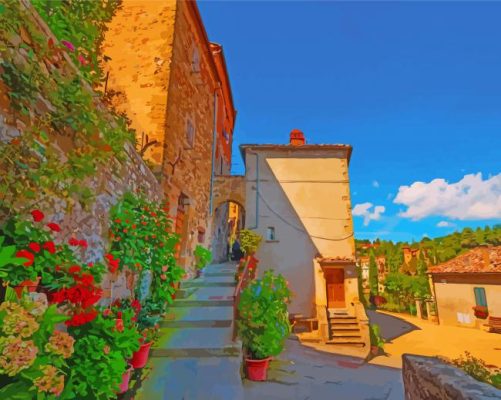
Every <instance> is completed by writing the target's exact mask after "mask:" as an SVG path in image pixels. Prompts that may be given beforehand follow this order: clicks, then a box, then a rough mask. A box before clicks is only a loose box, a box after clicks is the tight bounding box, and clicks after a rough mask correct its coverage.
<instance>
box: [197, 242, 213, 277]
mask: <svg viewBox="0 0 501 400" xmlns="http://www.w3.org/2000/svg"><path fill="white" fill-rule="evenodd" d="M193 254H194V256H195V268H196V271H197V278H198V277H199V276H200V273H201V272H202V270H203V269H204V268H205V267H206V266H207V264H209V263H210V262H211V260H212V253H211V251H210V250H209V249H206V248H205V247H204V246H201V245H199V244H197V246H196V247H195V251H194V252H193Z"/></svg>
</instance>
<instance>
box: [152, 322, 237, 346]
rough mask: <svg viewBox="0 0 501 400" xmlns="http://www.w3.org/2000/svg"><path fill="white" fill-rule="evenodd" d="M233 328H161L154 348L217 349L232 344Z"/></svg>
mask: <svg viewBox="0 0 501 400" xmlns="http://www.w3.org/2000/svg"><path fill="white" fill-rule="evenodd" d="M232 335H233V330H232V328H231V327H223V328H183V329H178V328H161V329H160V339H159V340H158V342H157V343H156V345H155V348H156V349H206V348H207V349H217V348H225V347H226V346H229V345H233V344H234V342H233V340H232V339H233V337H232Z"/></svg>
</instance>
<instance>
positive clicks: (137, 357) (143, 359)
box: [130, 342, 152, 368]
mask: <svg viewBox="0 0 501 400" xmlns="http://www.w3.org/2000/svg"><path fill="white" fill-rule="evenodd" d="M151 345H152V342H149V343H143V344H142V345H141V347H139V350H138V351H136V352H135V353H134V354H133V355H132V360H131V362H130V363H131V365H132V366H133V367H134V368H143V367H144V366H145V365H146V363H147V362H148V356H149V355H150V348H151Z"/></svg>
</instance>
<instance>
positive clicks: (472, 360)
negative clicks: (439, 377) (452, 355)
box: [452, 351, 501, 388]
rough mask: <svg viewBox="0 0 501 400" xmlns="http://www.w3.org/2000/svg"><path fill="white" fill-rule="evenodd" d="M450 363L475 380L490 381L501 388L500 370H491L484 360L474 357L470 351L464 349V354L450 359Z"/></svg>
mask: <svg viewBox="0 0 501 400" xmlns="http://www.w3.org/2000/svg"><path fill="white" fill-rule="evenodd" d="M452 363H453V364H454V365H455V366H456V367H458V368H461V369H462V370H463V371H465V372H466V373H467V374H468V375H470V376H471V377H473V378H475V379H476V380H477V381H480V382H485V383H490V384H492V385H494V386H496V387H498V388H501V381H500V372H499V370H498V371H493V370H492V369H491V368H489V367H488V366H487V364H486V363H485V361H483V360H482V359H480V358H477V357H474V356H473V355H472V354H471V353H470V352H468V351H465V353H464V355H461V356H460V357H459V358H456V359H454V360H452Z"/></svg>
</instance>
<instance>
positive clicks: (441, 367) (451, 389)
mask: <svg viewBox="0 0 501 400" xmlns="http://www.w3.org/2000/svg"><path fill="white" fill-rule="evenodd" d="M402 360H403V368H402V376H403V380H404V387H405V399H406V400H488V399H501V390H498V389H496V388H495V387H493V386H491V385H487V384H485V383H482V382H479V381H477V380H476V379H474V378H472V377H471V376H469V375H467V374H466V373H465V372H464V371H462V370H461V369H459V368H456V367H454V366H452V365H450V364H447V363H445V362H443V361H441V360H440V359H438V358H436V357H423V356H415V355H411V354H404V355H403V356H402Z"/></svg>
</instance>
